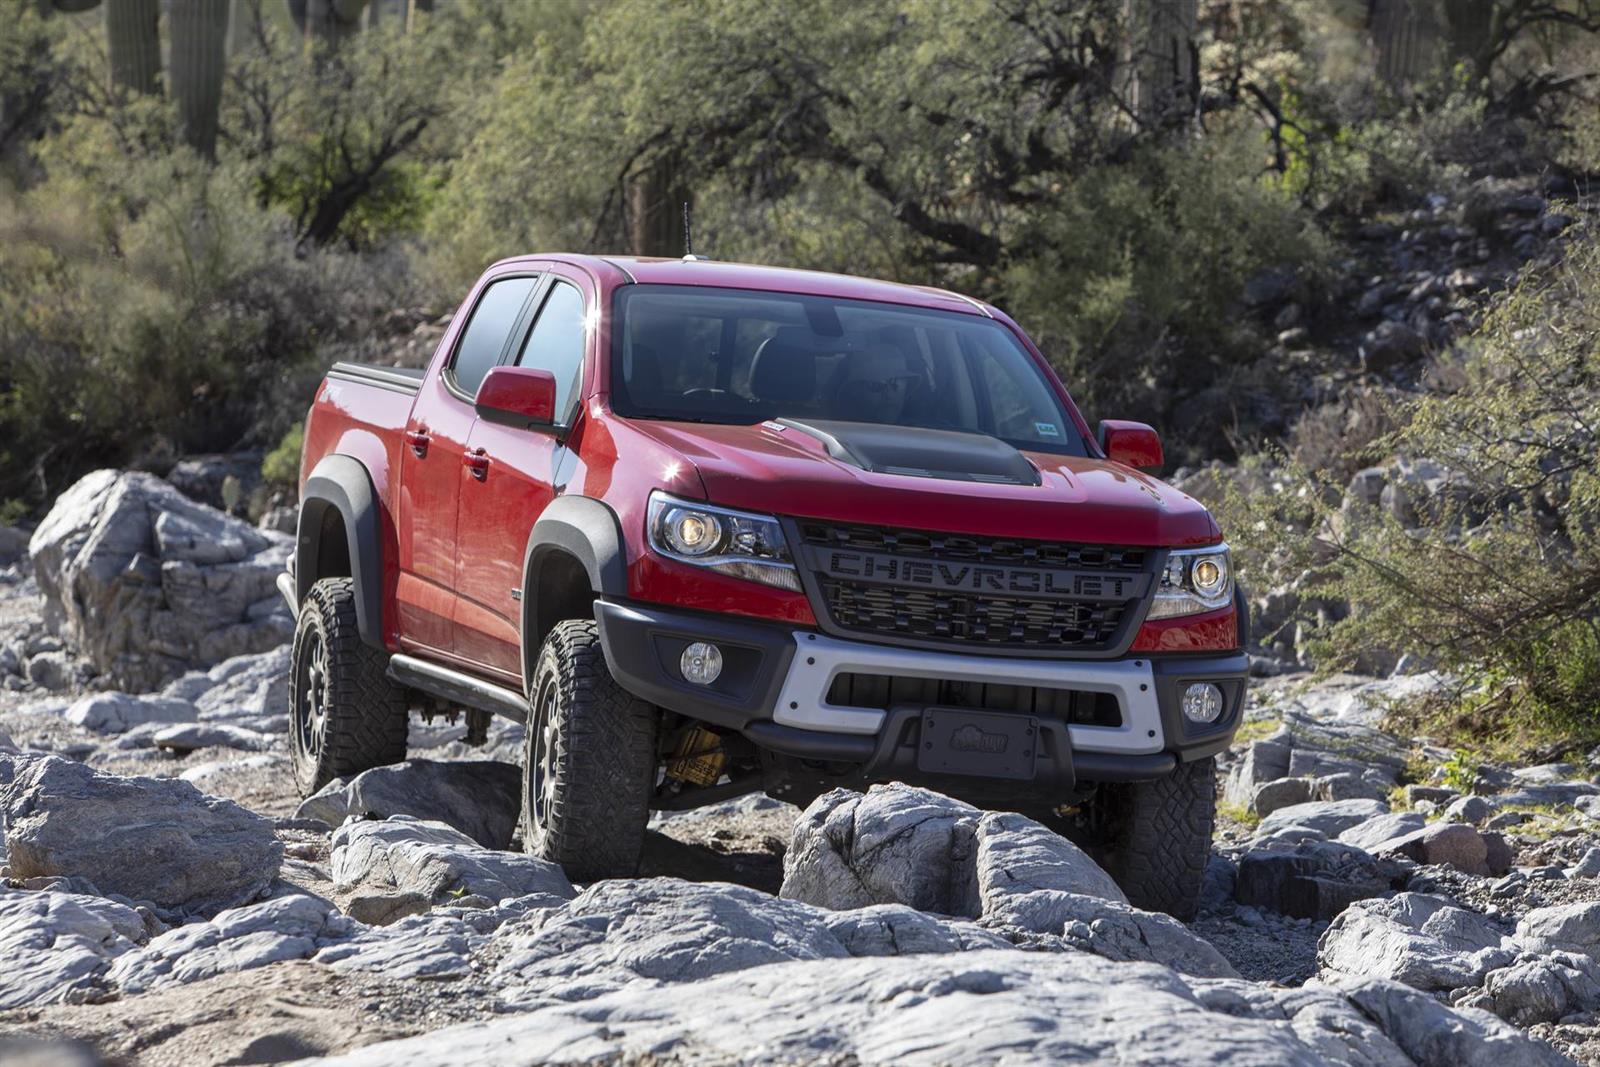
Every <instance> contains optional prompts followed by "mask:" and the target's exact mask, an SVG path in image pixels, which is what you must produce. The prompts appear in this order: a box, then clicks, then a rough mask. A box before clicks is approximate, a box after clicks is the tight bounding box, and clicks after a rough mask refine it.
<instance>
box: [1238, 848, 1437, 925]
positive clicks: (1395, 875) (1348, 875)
mask: <svg viewBox="0 0 1600 1067" xmlns="http://www.w3.org/2000/svg"><path fill="white" fill-rule="evenodd" d="M1406 871H1407V868H1406V866H1405V865H1403V864H1400V863H1397V862H1395V861H1393V860H1383V859H1379V858H1377V857H1375V856H1372V855H1369V854H1368V853H1367V852H1365V851H1363V850H1362V849H1359V848H1356V847H1355V846H1354V845H1347V844H1341V843H1338V842H1333V841H1306V842H1302V843H1300V844H1298V845H1295V846H1294V847H1292V848H1274V849H1253V850H1251V851H1249V852H1246V853H1245V854H1244V855H1243V856H1240V857H1239V873H1238V876H1237V879H1236V881H1235V883H1234V893H1235V896H1236V897H1237V899H1238V900H1239V903H1241V904H1249V905H1251V906H1252V907H1258V908H1266V909H1268V910H1270V911H1275V912H1278V913H1279V914H1282V915H1291V916H1293V917H1295V918H1297V919H1323V920H1326V919H1332V918H1333V917H1334V916H1335V915H1338V914H1339V913H1340V912H1342V911H1344V909H1345V908H1346V907H1348V906H1349V905H1350V904H1352V903H1354V902H1355V901H1357V900H1365V899H1367V898H1369V897H1378V896H1384V895H1386V894H1388V893H1391V892H1393V891H1395V890H1396V889H1399V888H1400V887H1401V885H1402V884H1403V883H1404V881H1405V875H1406Z"/></svg>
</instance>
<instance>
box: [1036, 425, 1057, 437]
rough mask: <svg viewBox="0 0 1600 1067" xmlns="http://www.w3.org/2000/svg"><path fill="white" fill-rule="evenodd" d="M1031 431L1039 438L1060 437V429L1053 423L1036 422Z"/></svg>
mask: <svg viewBox="0 0 1600 1067" xmlns="http://www.w3.org/2000/svg"><path fill="white" fill-rule="evenodd" d="M1033 430H1034V432H1035V433H1037V434H1038V435H1039V436H1040V437H1060V436H1061V429H1060V427H1058V426H1057V425H1056V424H1055V423H1053V422H1036V423H1034V424H1033Z"/></svg>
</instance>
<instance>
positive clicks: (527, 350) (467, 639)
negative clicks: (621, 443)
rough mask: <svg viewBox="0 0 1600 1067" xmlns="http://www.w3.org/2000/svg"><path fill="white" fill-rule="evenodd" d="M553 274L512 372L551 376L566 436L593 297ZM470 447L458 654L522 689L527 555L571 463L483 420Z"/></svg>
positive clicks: (544, 443)
mask: <svg viewBox="0 0 1600 1067" xmlns="http://www.w3.org/2000/svg"><path fill="white" fill-rule="evenodd" d="M556 271H558V272H559V273H552V274H550V275H549V276H547V280H546V282H545V285H544V287H543V288H542V289H541V290H540V292H539V293H538V295H537V296H536V298H535V303H536V306H537V313H536V315H535V316H534V317H533V319H532V322H531V323H530V325H529V326H528V328H527V329H526V331H525V332H524V333H523V334H522V337H521V340H520V342H519V343H518V345H517V346H516V350H515V352H514V354H510V355H508V362H510V363H514V364H516V365H517V366H521V367H537V368H539V369H541V370H547V371H550V372H551V373H552V374H553V375H555V379H556V409H555V410H556V421H557V422H558V423H561V424H563V425H569V426H570V425H571V423H572V420H573V418H574V416H575V412H576V405H577V399H578V395H579V391H580V381H581V378H582V374H583V365H584V357H585V352H586V350H587V348H588V345H589V343H590V342H591V340H592V337H591V335H592V333H593V331H592V330H591V329H589V317H588V309H589V308H590V307H591V306H592V303H591V297H590V294H591V289H590V284H589V282H588V279H587V278H586V277H584V276H583V275H582V274H581V273H580V272H577V271H572V272H570V273H569V272H566V271H565V270H564V269H563V268H560V267H557V268H556ZM468 447H469V449H470V450H471V451H472V452H473V453H475V454H476V455H478V457H479V462H478V466H477V470H475V471H469V472H467V473H466V474H464V475H463V478H462V482H461V525H460V530H461V535H460V544H459V547H460V551H459V552H458V553H457V559H456V588H457V590H458V592H459V594H460V595H459V598H458V599H457V601H456V629H455V634H456V650H457V652H458V654H459V655H461V656H462V657H463V658H465V659H468V660H471V661H472V662H473V664H474V665H476V666H479V667H481V668H483V669H484V670H485V671H486V672H487V673H491V674H494V675H496V676H498V677H499V678H501V679H503V680H504V681H507V682H510V683H512V684H520V682H521V678H522V643H521V633H522V626H521V609H522V596H523V590H522V578H523V575H522V566H523V554H524V550H525V548H526V546H527V543H528V534H529V532H530V531H531V530H532V529H533V523H534V520H536V519H537V518H538V517H539V514H540V513H541V512H543V511H544V509H545V508H546V507H547V506H549V504H550V501H551V500H552V499H554V497H555V495H556V493H557V492H559V491H560V486H561V484H562V482H563V481H564V475H570V473H571V471H570V467H571V463H570V462H568V461H569V460H570V459H571V456H570V453H569V451H568V450H567V449H566V448H565V447H563V446H562V445H560V444H559V443H558V442H557V441H556V435H555V434H554V433H549V432H542V431H539V430H528V429H518V428H515V427H510V426H502V425H500V424H498V423H494V422H487V421H484V420H481V419H480V420H479V421H478V423H477V424H476V425H475V426H474V427H473V429H472V438H471V440H470V441H469V442H468ZM530 595H531V594H530Z"/></svg>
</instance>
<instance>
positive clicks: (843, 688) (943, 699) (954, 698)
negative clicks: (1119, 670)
mask: <svg viewBox="0 0 1600 1067" xmlns="http://www.w3.org/2000/svg"><path fill="white" fill-rule="evenodd" d="M827 701H828V703H829V704H833V705H837V706H839V707H848V708H880V709H882V710H884V711H888V710H889V709H890V708H895V707H905V706H911V707H923V708H929V707H940V708H966V709H970V710H973V711H1003V712H1012V713H1018V714H1023V715H1036V716H1038V717H1039V718H1041V719H1059V720H1061V721H1062V722H1067V723H1072V724H1074V725H1079V726H1121V725H1122V705H1121V704H1120V703H1119V702H1118V700H1117V698H1116V697H1115V696H1114V695H1113V694H1111V693H1090V692H1085V691H1083V690H1078V689H1054V688H1051V687H1049V686H1042V685H1040V686H1035V685H1006V684H1004V683H1002V682H968V681H961V680H958V679H954V678H906V677H902V676H899V675H890V674H865V673H861V672H856V671H847V672H845V673H843V674H840V675H838V676H836V677H835V678H834V679H833V684H832V685H830V686H829V687H828V696H827Z"/></svg>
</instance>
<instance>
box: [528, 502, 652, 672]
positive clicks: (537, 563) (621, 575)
mask: <svg viewBox="0 0 1600 1067" xmlns="http://www.w3.org/2000/svg"><path fill="white" fill-rule="evenodd" d="M623 545H624V541H623V537H622V524H621V523H620V522H618V521H617V513H616V512H614V511H612V510H611V508H610V507H609V506H607V505H606V504H604V503H602V502H601V501H599V500H596V499H595V498H594V497H588V496H560V497H557V498H556V499H555V500H554V501H552V502H551V504H550V506H549V507H547V508H545V509H544V512H543V514H541V515H540V516H539V518H538V519H537V520H536V521H535V522H534V524H533V530H532V532H531V533H529V534H528V548H527V551H526V552H524V553H523V557H522V627H521V634H522V677H523V680H524V684H526V683H527V681H528V680H529V679H531V678H532V677H533V662H534V658H535V657H536V656H538V654H539V649H538V648H536V647H533V648H530V647H529V645H530V641H529V640H528V636H529V634H530V633H533V632H534V631H535V629H536V620H537V618H538V615H537V612H538V608H539V605H538V604H537V603H536V600H537V598H538V589H539V574H540V572H541V571H542V570H543V568H544V567H545V565H546V564H547V563H549V561H550V560H551V558H552V557H554V556H555V555H557V554H563V555H567V556H571V557H573V558H574V559H576V560H577V561H578V563H579V564H580V565H581V566H582V567H583V569H584V572H585V573H586V574H587V575H588V577H589V589H590V591H591V592H592V593H594V594H595V595H596V596H604V597H625V596H627V595H628V557H627V554H626V552H625V551H624V549H623Z"/></svg>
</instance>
